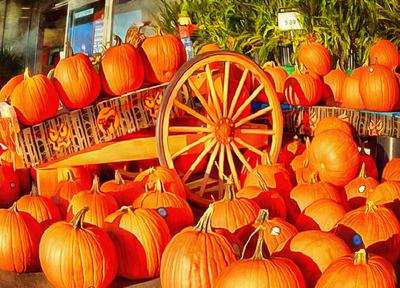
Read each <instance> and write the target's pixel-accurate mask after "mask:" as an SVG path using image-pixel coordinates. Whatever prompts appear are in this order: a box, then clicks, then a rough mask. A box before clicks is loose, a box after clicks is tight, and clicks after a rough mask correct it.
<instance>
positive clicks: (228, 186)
mask: <svg viewBox="0 0 400 288" xmlns="http://www.w3.org/2000/svg"><path fill="white" fill-rule="evenodd" d="M233 187H234V184H233V180H232V175H231V176H229V178H228V179H227V180H226V183H225V194H224V200H225V201H232V200H235V199H236V195H235V191H234V189H233Z"/></svg>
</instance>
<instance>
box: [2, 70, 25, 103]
mask: <svg viewBox="0 0 400 288" xmlns="http://www.w3.org/2000/svg"><path fill="white" fill-rule="evenodd" d="M23 80H24V74H20V75H17V76H14V77H12V78H11V79H10V80H8V82H7V83H6V84H5V85H4V86H3V87H1V90H0V102H8V101H9V100H10V96H11V94H12V92H13V91H14V88H15V87H16V86H17V85H18V84H19V83H21V82H22V81H23Z"/></svg>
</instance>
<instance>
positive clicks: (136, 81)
mask: <svg viewBox="0 0 400 288" xmlns="http://www.w3.org/2000/svg"><path fill="white" fill-rule="evenodd" d="M99 72H100V79H101V84H102V86H103V89H104V91H105V92H106V93H107V94H109V95H111V96H118V95H122V94H125V93H128V92H131V91H134V90H136V89H138V88H140V87H141V86H142V84H143V81H144V66H143V61H142V58H141V56H140V54H139V52H138V51H137V49H136V48H135V47H133V46H132V45H130V44H121V45H119V46H113V47H110V48H109V49H107V50H106V52H105V54H104V57H103V59H102V61H101V64H100V70H99Z"/></svg>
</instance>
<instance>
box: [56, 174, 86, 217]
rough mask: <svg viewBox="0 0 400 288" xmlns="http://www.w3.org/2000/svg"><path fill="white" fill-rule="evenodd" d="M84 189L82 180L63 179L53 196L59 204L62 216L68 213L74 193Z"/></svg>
mask: <svg viewBox="0 0 400 288" xmlns="http://www.w3.org/2000/svg"><path fill="white" fill-rule="evenodd" d="M82 190H84V188H83V186H82V184H81V182H78V181H75V180H63V181H61V182H60V183H58V185H57V189H56V194H55V196H54V197H53V198H52V200H53V202H54V203H55V204H56V205H57V206H58V208H59V210H60V213H61V216H62V218H65V216H66V215H67V210H68V205H69V202H70V201H71V200H72V197H74V195H76V194H78V193H79V192H81V191H82Z"/></svg>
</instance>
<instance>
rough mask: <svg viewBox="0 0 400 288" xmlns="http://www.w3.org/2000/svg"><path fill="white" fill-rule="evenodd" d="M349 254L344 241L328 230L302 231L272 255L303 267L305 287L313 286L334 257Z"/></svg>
mask: <svg viewBox="0 0 400 288" xmlns="http://www.w3.org/2000/svg"><path fill="white" fill-rule="evenodd" d="M347 254H350V249H349V247H348V246H347V245H346V243H345V242H344V241H343V240H342V239H340V238H339V237H337V236H335V235H334V234H333V233H330V232H323V231H318V230H310V231H302V232H299V233H297V234H296V235H294V236H293V237H292V238H290V239H289V240H287V241H286V242H284V243H282V244H281V245H279V247H278V248H277V250H276V251H275V252H274V253H273V254H272V256H279V257H285V258H289V259H291V260H293V262H294V263H295V264H296V265H297V266H299V267H304V268H305V269H303V270H302V271H303V275H304V278H305V280H306V283H307V287H314V286H315V284H316V282H317V280H318V278H319V277H320V276H321V274H322V273H323V272H324V271H325V270H326V269H327V268H328V266H329V265H330V264H331V263H332V262H333V261H335V260H336V259H338V258H340V257H342V256H345V255H347Z"/></svg>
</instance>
